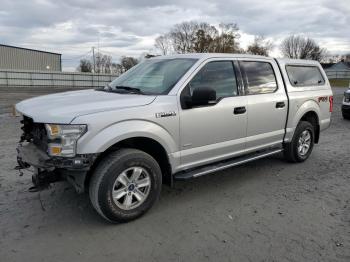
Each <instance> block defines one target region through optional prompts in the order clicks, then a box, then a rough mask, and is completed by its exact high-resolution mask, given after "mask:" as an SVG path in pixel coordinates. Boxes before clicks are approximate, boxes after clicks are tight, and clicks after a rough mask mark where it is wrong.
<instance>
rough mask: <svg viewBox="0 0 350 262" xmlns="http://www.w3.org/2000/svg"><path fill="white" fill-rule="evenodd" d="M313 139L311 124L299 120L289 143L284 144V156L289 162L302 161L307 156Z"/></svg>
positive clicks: (312, 144) (313, 133) (310, 150)
mask: <svg viewBox="0 0 350 262" xmlns="http://www.w3.org/2000/svg"><path fill="white" fill-rule="evenodd" d="M314 141H315V130H314V127H313V125H312V124H311V123H310V122H307V121H300V122H299V124H298V125H297V127H296V129H295V132H294V136H293V138H292V141H291V142H290V143H286V144H285V146H284V157H285V158H286V159H287V160H288V161H289V162H294V163H297V162H304V161H305V160H306V159H308V158H309V156H310V154H311V152H312V149H313V147H314Z"/></svg>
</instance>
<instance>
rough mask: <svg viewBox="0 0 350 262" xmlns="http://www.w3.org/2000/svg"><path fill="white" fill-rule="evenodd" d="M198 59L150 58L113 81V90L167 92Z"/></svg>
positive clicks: (156, 93)
mask: <svg viewBox="0 0 350 262" xmlns="http://www.w3.org/2000/svg"><path fill="white" fill-rule="evenodd" d="M196 61H197V59H190V58H175V59H150V60H146V61H144V62H142V63H140V64H138V65H137V66H135V67H133V68H131V69H130V70H128V71H127V72H126V73H124V74H122V75H121V76H120V77H118V78H117V79H115V80H114V81H112V83H111V84H110V85H109V86H108V88H109V89H110V90H111V91H118V90H122V91H124V92H125V91H126V92H127V91H135V90H136V91H138V93H140V94H146V95H147V94H152V95H161V94H167V93H168V92H169V91H170V90H171V88H172V87H173V86H174V85H175V84H176V83H177V81H179V80H180V78H181V77H182V76H183V75H184V74H185V73H186V72H187V70H189V69H190V68H191V67H192V65H193V64H194V63H195V62H196Z"/></svg>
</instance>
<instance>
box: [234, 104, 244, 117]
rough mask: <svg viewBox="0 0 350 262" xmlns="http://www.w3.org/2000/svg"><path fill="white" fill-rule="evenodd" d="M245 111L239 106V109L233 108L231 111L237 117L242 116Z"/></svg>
mask: <svg viewBox="0 0 350 262" xmlns="http://www.w3.org/2000/svg"><path fill="white" fill-rule="evenodd" d="M246 111H247V109H246V108H245V107H244V106H240V107H235V108H234V109H233V113H234V114H235V115H239V114H244V113H245V112H246Z"/></svg>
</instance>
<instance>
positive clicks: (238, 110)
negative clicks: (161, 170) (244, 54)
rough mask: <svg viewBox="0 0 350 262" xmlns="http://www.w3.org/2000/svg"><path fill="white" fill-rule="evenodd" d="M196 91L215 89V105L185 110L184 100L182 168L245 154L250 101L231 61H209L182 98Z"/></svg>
mask: <svg viewBox="0 0 350 262" xmlns="http://www.w3.org/2000/svg"><path fill="white" fill-rule="evenodd" d="M195 88H212V89H214V90H215V91H216V98H217V99H216V102H215V103H213V104H209V105H205V106H197V107H190V108H186V107H185V106H184V105H183V101H181V107H182V108H181V109H180V110H179V114H180V143H181V145H180V146H181V149H180V150H181V151H180V153H181V167H180V168H181V169H187V168H191V167H195V166H199V165H203V164H207V163H210V162H215V161H218V160H222V159H225V158H230V157H233V156H237V155H240V154H242V153H244V150H245V143H246V129H247V113H246V107H247V99H246V97H245V96H240V91H239V89H240V87H239V84H238V81H237V77H236V71H235V66H234V62H233V61H232V60H228V59H227V60H211V61H209V62H207V63H206V64H205V65H204V66H202V68H201V69H200V70H199V71H198V72H197V73H196V75H195V76H194V77H193V78H192V79H191V80H190V81H189V83H188V84H187V85H186V87H185V88H184V89H183V90H182V93H181V96H180V97H181V98H180V99H182V97H185V96H186V95H187V96H191V95H192V92H193V89H195Z"/></svg>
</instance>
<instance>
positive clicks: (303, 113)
mask: <svg viewBox="0 0 350 262" xmlns="http://www.w3.org/2000/svg"><path fill="white" fill-rule="evenodd" d="M320 115H321V111H320V106H319V105H318V103H317V102H316V101H314V100H307V101H305V102H304V103H303V104H302V105H301V106H299V107H298V110H297V112H296V113H295V115H294V118H293V120H292V128H293V132H292V133H291V137H290V139H292V137H293V135H294V131H295V128H296V127H297V125H298V124H299V123H300V121H307V122H309V123H311V124H312V125H313V127H314V131H315V143H318V141H319V137H320Z"/></svg>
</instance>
